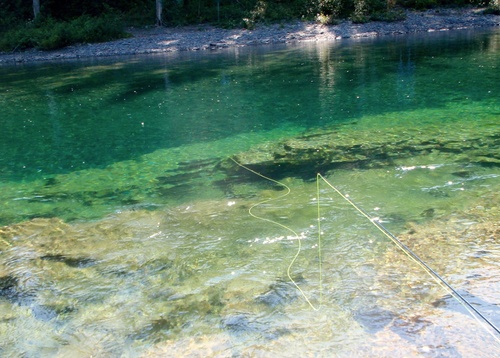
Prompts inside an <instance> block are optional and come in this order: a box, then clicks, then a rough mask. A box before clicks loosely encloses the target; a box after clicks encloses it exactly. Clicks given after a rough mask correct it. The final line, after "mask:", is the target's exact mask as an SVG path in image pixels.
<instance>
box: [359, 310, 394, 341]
mask: <svg viewBox="0 0 500 358" xmlns="http://www.w3.org/2000/svg"><path fill="white" fill-rule="evenodd" d="M353 317H354V320H355V321H356V322H358V323H359V324H360V325H361V326H362V327H363V328H364V329H365V330H366V331H367V332H369V333H372V334H373V333H377V332H378V331H381V330H382V329H384V328H385V327H386V326H387V325H389V324H390V323H391V322H392V321H394V319H395V318H396V317H397V315H396V314H395V313H393V312H391V311H389V310H386V309H384V308H381V307H378V306H372V307H363V308H361V309H358V310H356V311H355V312H354V313H353Z"/></svg>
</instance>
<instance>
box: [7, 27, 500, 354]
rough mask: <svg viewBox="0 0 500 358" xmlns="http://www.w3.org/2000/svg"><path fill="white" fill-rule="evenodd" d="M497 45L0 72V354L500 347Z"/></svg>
mask: <svg viewBox="0 0 500 358" xmlns="http://www.w3.org/2000/svg"><path fill="white" fill-rule="evenodd" d="M499 44H500V32H499V31H486V32H485V31H460V32H450V33H446V34H431V35H429V36H425V37H401V38H389V39H383V40H365V41H358V42H342V43H333V44H325V43H322V44H306V45H301V46H291V47H270V48H260V47H259V48H247V49H231V50H228V51H226V52H217V53H184V54H175V55H167V56H149V57H132V58H116V59H103V60H92V61H90V60H89V61H81V62H72V61H71V62H59V63H48V64H38V65H18V66H7V67H0V78H1V83H0V122H1V124H2V134H1V136H0V203H1V205H2V209H1V211H0V224H1V225H3V227H1V228H0V238H1V241H0V245H1V249H2V251H1V253H0V312H1V315H0V317H1V318H0V332H1V334H0V346H1V348H0V349H1V350H0V352H1V354H2V356H15V357H17V356H35V357H36V356H61V357H63V356H89V355H95V356H133V357H136V356H148V355H149V356H162V355H165V354H170V355H175V354H177V355H190V354H191V355H193V356H196V355H201V356H227V357H233V356H270V355H277V354H278V355H282V354H283V352H291V353H290V354H292V353H293V355H302V354H303V355H307V354H312V355H314V356H320V357H322V356H325V357H327V356H328V357H329V356H332V354H333V355H336V356H352V355H364V356H377V355H391V356H415V355H418V356H429V357H430V356H484V357H488V356H496V355H497V354H496V353H497V352H498V351H499V350H500V344H499V343H498V336H496V339H495V337H494V336H492V335H491V334H488V332H487V329H486V328H485V327H484V325H483V324H481V321H479V320H476V319H474V318H473V317H472V316H471V314H470V313H469V312H467V310H465V309H464V308H463V307H462V306H461V305H460V304H459V303H457V302H456V301H455V300H453V299H452V298H450V297H449V295H448V293H447V292H446V290H444V289H443V288H442V287H440V286H439V285H438V284H437V283H436V282H435V281H434V280H433V279H432V278H431V277H429V276H428V275H427V274H426V273H425V272H424V271H423V270H422V268H421V267H419V266H418V265H416V264H415V263H414V262H412V261H411V260H410V259H409V258H408V257H407V256H406V255H405V254H404V253H402V252H401V251H400V250H399V249H398V248H396V247H395V246H394V245H393V244H392V243H391V242H390V241H389V240H388V239H387V237H385V236H383V235H382V234H381V233H380V232H379V231H378V230H377V229H376V228H375V227H374V226H373V225H372V224H371V222H370V221H369V220H367V219H366V218H364V217H363V216H361V215H360V214H359V212H357V211H356V210H355V209H354V208H353V207H352V206H351V205H350V204H349V203H348V202H346V201H345V200H344V199H343V198H342V197H341V196H340V195H338V194H337V193H336V192H335V191H334V190H333V189H332V188H331V187H330V186H328V185H327V184H326V183H325V182H322V181H320V182H319V183H317V182H316V172H317V171H320V172H322V174H323V175H324V176H325V178H326V179H327V180H328V181H329V182H330V183H332V184H333V185H334V186H335V187H336V188H338V189H339V190H340V191H341V192H342V193H344V194H349V197H350V198H353V199H354V200H355V202H356V203H358V204H359V205H360V206H361V207H362V208H364V209H365V210H366V211H367V212H368V213H369V214H370V215H371V216H373V217H378V218H380V220H381V222H383V223H384V225H386V226H387V227H388V228H389V229H390V230H392V231H393V233H394V234H396V235H397V236H398V237H400V238H401V239H402V240H403V241H404V242H405V244H407V245H408V246H409V247H410V248H411V249H413V250H415V252H416V253H417V254H418V255H419V256H420V257H422V259H424V260H425V261H426V262H428V263H429V264H430V265H431V267H433V268H434V269H435V270H436V271H437V272H438V273H440V274H441V275H442V276H443V277H444V278H445V279H446V280H448V281H449V283H450V284H452V286H454V288H456V289H457V290H458V291H459V292H461V293H462V294H463V295H464V297H466V298H467V299H469V300H470V301H471V302H472V303H473V304H474V305H475V306H476V307H477V308H478V309H480V310H481V311H482V313H484V315H485V316H486V317H487V318H488V319H490V320H491V321H492V322H493V323H494V324H496V326H497V327H498V326H499V325H500V320H499V319H498V317H500V314H499V313H500V311H499V310H498V304H499V302H500V296H499V292H500V282H499V280H498V277H500V276H499V274H500V267H499V265H498V262H499V259H500V247H499V244H498V232H499V231H498V230H499V227H498V222H499V215H500V210H499V195H498V193H499V192H500V190H499V189H500V180H499V178H500V156H499V153H500V150H499V146H500V122H499V121H500V99H499V97H498V93H499V90H500V88H499V83H500V71H499V65H500V61H499V60H498V58H499V56H498V51H499ZM336 148H342V149H341V150H340V149H339V150H338V152H335V149H336ZM290 153H292V154H290ZM229 157H234V158H237V159H241V160H243V159H245V160H246V163H244V164H248V165H250V166H251V167H252V168H254V169H257V168H258V169H259V173H260V174H263V175H265V176H268V177H269V178H270V179H272V180H269V179H265V178H263V177H261V176H259V175H257V174H255V173H252V172H250V171H247V170H245V169H243V168H241V167H238V166H236V164H234V163H233V164H234V165H229V164H231V163H232V162H231V161H228V158H229ZM325 158H326V159H325ZM228 163H229V164H228ZM273 180H278V181H279V183H278V182H275V181H273ZM280 183H282V184H280ZM285 185H286V187H288V188H289V189H290V194H289V195H286V196H285V195H284V194H286V193H287V190H286V189H285ZM318 201H319V205H318ZM259 203H261V204H260V205H256V204H259ZM318 208H319V209H320V210H319V212H318ZM249 209H250V212H249ZM255 216H258V217H261V218H263V219H264V220H262V219H260V220H259V219H258V218H256V217H255ZM318 217H319V221H318ZM276 223H278V224H276ZM318 223H319V224H320V228H319V229H318ZM319 231H321V233H322V234H321V235H319V234H318V232H319ZM299 249H300V251H298V250H299ZM490 331H491V329H490ZM28 338H29V339H28ZM486 347H488V349H486Z"/></svg>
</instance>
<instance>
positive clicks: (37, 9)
mask: <svg viewBox="0 0 500 358" xmlns="http://www.w3.org/2000/svg"><path fill="white" fill-rule="evenodd" d="M33 14H34V16H35V19H36V18H37V17H38V16H40V0H33Z"/></svg>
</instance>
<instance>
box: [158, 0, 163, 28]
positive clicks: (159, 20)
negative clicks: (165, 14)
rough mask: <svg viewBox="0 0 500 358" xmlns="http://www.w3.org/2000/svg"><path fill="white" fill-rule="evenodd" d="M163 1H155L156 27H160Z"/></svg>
mask: <svg viewBox="0 0 500 358" xmlns="http://www.w3.org/2000/svg"><path fill="white" fill-rule="evenodd" d="M162 2H163V0H156V25H158V26H161V25H162V19H161V13H162V11H163V3H162Z"/></svg>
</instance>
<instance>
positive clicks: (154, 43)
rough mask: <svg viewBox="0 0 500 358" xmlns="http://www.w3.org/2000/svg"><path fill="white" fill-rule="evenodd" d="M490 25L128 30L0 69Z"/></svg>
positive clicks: (446, 22)
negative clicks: (114, 37) (120, 35)
mask: <svg viewBox="0 0 500 358" xmlns="http://www.w3.org/2000/svg"><path fill="white" fill-rule="evenodd" d="M495 26H497V27H498V26H500V16H499V15H483V14H482V13H481V9H477V8H466V9H434V10H428V11H423V12H415V11H408V12H407V16H406V20H404V21H398V22H390V23H389V22H372V23H367V24H353V23H352V22H351V21H344V22H342V23H340V24H338V25H331V26H327V25H321V24H317V23H313V22H302V21H295V22H288V23H285V24H279V25H278V24H277V25H268V26H264V25H261V26H257V27H256V28H255V29H253V30H246V29H233V30H226V29H220V28H216V27H213V26H208V25H202V26H190V27H182V28H167V27H155V28H150V29H134V28H131V29H128V32H130V33H131V35H132V36H131V37H130V38H127V39H122V40H116V41H111V42H105V43H99V44H82V45H76V46H69V47H66V48H64V49H61V50H58V51H37V50H29V51H25V52H15V53H5V52H1V53H0V65H6V64H14V63H29V62H37V61H53V60H61V59H78V58H89V57H101V56H119V55H138V54H152V53H164V52H174V51H202V50H217V49H221V48H227V47H236V46H255V45H263V44H282V43H292V42H305V41H341V40H342V39H347V38H359V37H376V36H388V35H404V34H411V33H418V32H433V31H447V30H460V29H470V28H480V27H482V28H487V27H495Z"/></svg>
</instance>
